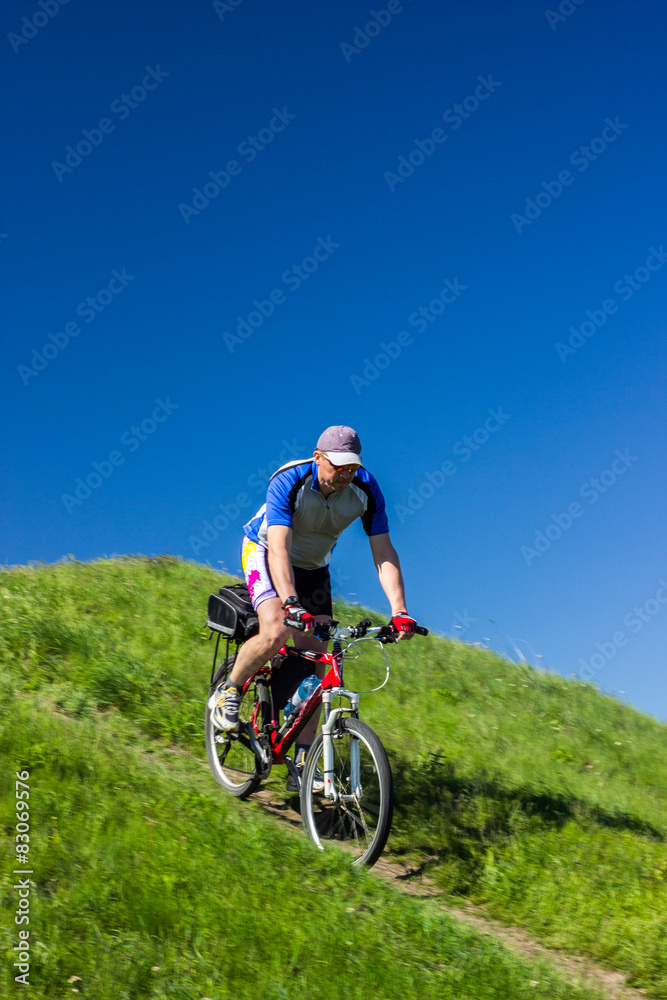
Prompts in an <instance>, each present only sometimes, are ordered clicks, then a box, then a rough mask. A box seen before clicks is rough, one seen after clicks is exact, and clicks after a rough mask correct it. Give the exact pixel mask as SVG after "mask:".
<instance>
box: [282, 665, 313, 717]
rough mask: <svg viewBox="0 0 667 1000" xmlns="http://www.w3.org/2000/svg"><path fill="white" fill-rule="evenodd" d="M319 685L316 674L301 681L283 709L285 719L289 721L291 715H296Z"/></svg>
mask: <svg viewBox="0 0 667 1000" xmlns="http://www.w3.org/2000/svg"><path fill="white" fill-rule="evenodd" d="M319 683H320V679H319V677H318V676H317V674H311V675H310V677H306V679H305V680H303V681H301V683H300V684H299V686H298V688H297V689H296V691H295V692H294V694H293V695H292V697H291V698H290V700H289V701H288V702H287V704H286V705H285V707H284V709H283V713H284V716H285V718H286V719H289V717H290V716H291V715H296V713H297V712H298V711H299V709H300V708H301V706H302V705H303V703H304V701H307V700H308V699H309V698H310V696H311V694H312V693H313V691H314V690H315V688H316V687H317V685H318V684H319Z"/></svg>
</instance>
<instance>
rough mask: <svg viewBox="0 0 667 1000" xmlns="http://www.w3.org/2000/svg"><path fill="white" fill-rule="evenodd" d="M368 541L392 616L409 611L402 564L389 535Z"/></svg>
mask: <svg viewBox="0 0 667 1000" xmlns="http://www.w3.org/2000/svg"><path fill="white" fill-rule="evenodd" d="M368 541H369V542H370V543H371V552H372V553H373V562H374V563H375V568H376V569H377V571H378V576H379V578H380V585H381V587H382V589H383V590H384V592H385V594H386V595H387V600H388V601H389V605H390V607H391V613H392V615H395V614H397V613H398V612H399V611H407V610H408V609H407V605H406V603H405V589H404V586H403V574H402V573H401V564H400V561H399V558H398V552H397V551H396V549H395V548H394V546H393V545H392V544H391V539H390V538H389V534H388V533H387V534H383V535H370V537H369V539H368Z"/></svg>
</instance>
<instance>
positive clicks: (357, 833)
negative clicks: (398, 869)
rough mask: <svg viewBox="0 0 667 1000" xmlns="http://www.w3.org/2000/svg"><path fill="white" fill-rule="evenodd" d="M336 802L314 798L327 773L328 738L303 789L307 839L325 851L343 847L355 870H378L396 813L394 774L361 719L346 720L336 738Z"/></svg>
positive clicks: (316, 747) (311, 762) (316, 750)
mask: <svg viewBox="0 0 667 1000" xmlns="http://www.w3.org/2000/svg"><path fill="white" fill-rule="evenodd" d="M332 744H333V774H332V775H331V778H332V781H333V783H334V787H335V789H336V792H337V801H335V802H333V801H332V800H331V799H327V798H326V797H324V796H322V795H321V794H319V795H318V794H314V793H313V783H314V780H315V777H316V770H317V769H319V770H320V771H321V773H322V774H323V775H324V776H325V778H326V775H325V772H324V751H323V746H324V737H323V736H322V733H320V734H319V735H318V736H317V738H316V740H315V742H314V743H313V745H312V747H311V749H310V753H309V754H308V759H307V760H306V765H305V767H304V771H303V779H302V783H301V818H302V820H303V825H304V827H305V829H306V833H307V834H308V836H309V837H310V838H311V840H313V841H314V842H315V843H316V844H317V846H318V847H319V848H320V849H321V850H324V848H326V847H329V846H330V845H332V844H338V845H340V846H343V847H345V848H346V849H347V850H348V851H349V852H350V853H351V854H352V855H353V857H354V860H353V864H355V865H374V864H375V862H376V861H377V859H378V858H379V857H380V855H381V854H382V851H383V850H384V845H385V844H386V842H387V837H388V836H389V830H390V828H391V820H392V816H393V812H394V793H393V782H392V778H391V768H390V767H389V761H388V759H387V754H386V752H385V749H384V747H383V746H382V743H381V742H380V739H379V737H378V736H376V734H375V733H374V732H373V730H372V729H371V728H370V726H367V725H366V723H365V722H360V721H359V719H350V718H343V719H341V720H340V722H339V723H338V724H337V725H336V727H335V730H334V734H333V738H332Z"/></svg>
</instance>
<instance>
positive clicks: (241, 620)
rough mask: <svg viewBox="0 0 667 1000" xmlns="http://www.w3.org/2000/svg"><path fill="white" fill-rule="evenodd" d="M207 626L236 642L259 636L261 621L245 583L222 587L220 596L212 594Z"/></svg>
mask: <svg viewBox="0 0 667 1000" xmlns="http://www.w3.org/2000/svg"><path fill="white" fill-rule="evenodd" d="M206 626H207V628H210V629H212V630H213V631H214V632H219V633H221V634H222V635H226V636H227V637H228V638H229V639H232V640H234V641H236V642H245V640H246V639H250V637H251V636H253V635H257V633H258V632H259V621H258V619H257V615H256V614H255V612H254V611H253V608H252V601H251V600H250V594H249V593H248V588H247V587H246V585H245V583H238V584H235V585H234V586H231V587H221V588H220V592H219V593H218V594H211V596H210V597H209V599H208V614H207V617H206Z"/></svg>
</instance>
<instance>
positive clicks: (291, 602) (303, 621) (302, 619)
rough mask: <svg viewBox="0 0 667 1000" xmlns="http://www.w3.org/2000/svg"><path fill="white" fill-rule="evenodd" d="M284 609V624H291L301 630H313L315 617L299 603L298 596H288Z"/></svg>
mask: <svg viewBox="0 0 667 1000" xmlns="http://www.w3.org/2000/svg"><path fill="white" fill-rule="evenodd" d="M283 611H284V612H285V617H284V618H283V625H289V626H290V628H296V629H298V630H299V631H300V632H310V631H312V628H313V626H314V624H315V617H314V616H313V615H311V614H310V613H309V612H308V611H306V609H305V608H304V607H303V606H302V605H301V604H299V599H298V597H288V598H287V600H286V601H285V603H284V604H283Z"/></svg>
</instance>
